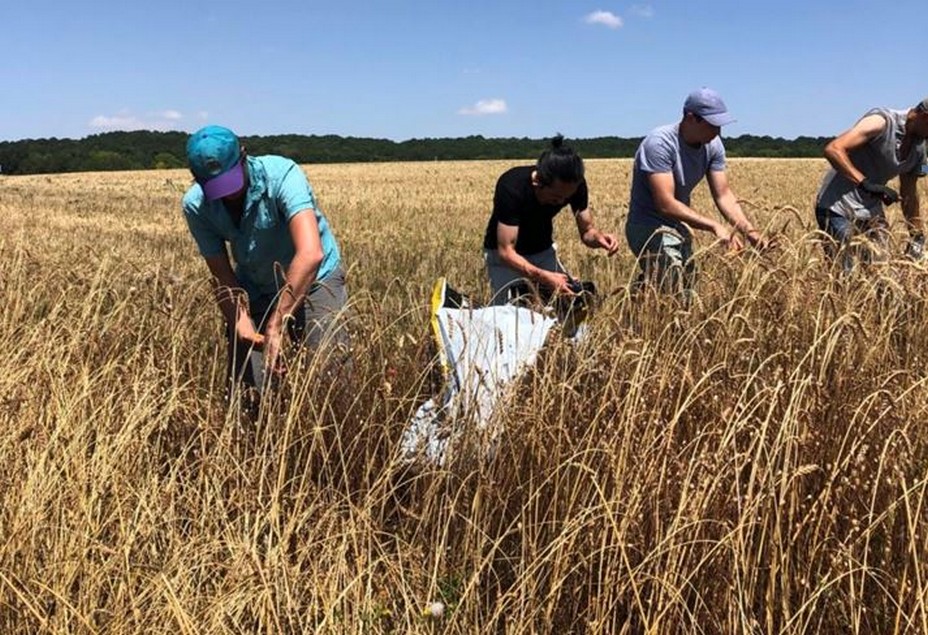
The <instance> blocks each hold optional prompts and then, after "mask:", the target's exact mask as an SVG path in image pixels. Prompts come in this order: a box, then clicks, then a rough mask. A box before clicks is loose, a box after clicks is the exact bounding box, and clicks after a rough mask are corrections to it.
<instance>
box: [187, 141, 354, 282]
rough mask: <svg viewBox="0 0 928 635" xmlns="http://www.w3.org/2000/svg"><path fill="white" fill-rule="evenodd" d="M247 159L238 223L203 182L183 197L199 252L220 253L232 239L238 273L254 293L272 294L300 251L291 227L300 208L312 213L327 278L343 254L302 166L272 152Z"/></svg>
mask: <svg viewBox="0 0 928 635" xmlns="http://www.w3.org/2000/svg"><path fill="white" fill-rule="evenodd" d="M246 161H247V162H248V191H247V193H246V195H245V206H244V211H243V212H242V218H241V221H240V222H239V225H238V227H236V226H235V223H233V222H232V218H231V217H230V216H229V213H228V212H227V211H226V208H225V205H224V204H223V202H222V201H221V200H216V201H208V200H206V198H205V197H204V196H203V190H202V189H201V188H200V186H199V185H198V184H194V185H193V187H191V188H190V189H189V190H187V193H186V194H185V195H184V200H183V208H184V218H185V219H186V220H187V226H188V227H189V228H190V233H191V234H192V235H193V238H194V240H195V241H196V243H197V247H198V248H199V250H200V253H201V254H202V255H203V256H204V257H205V258H209V257H211V256H218V255H219V254H222V253H224V251H225V243H227V242H228V243H229V245H230V247H231V248H232V258H233V259H234V261H235V275H236V277H237V278H238V280H239V282H240V283H241V284H242V286H243V287H244V288H245V290H246V291H247V292H248V295H249V297H251V298H252V299H255V298H256V297H257V296H258V295H273V294H275V293H277V291H278V289H279V288H280V287H281V286H282V285H283V282H284V281H283V279H282V274H283V273H284V272H285V271H286V270H287V268H288V267H289V266H290V261H292V260H293V256H294V254H295V253H296V249H295V247H294V245H293V239H292V238H291V237H290V230H289V229H288V227H287V226H288V224H289V222H290V219H291V218H293V217H294V216H296V215H297V214H299V213H300V212H312V213H314V214H315V215H316V223H317V224H318V225H319V237H320V239H321V242H322V254H323V256H322V264H321V265H320V266H319V272H318V273H317V275H316V279H317V280H322V279H324V278H325V277H326V276H327V275H329V274H330V273H332V271H334V270H335V269H336V268H337V267H338V265H339V263H340V261H341V255H340V253H339V249H338V243H336V242H335V236H333V235H332V230H331V228H330V227H329V223H328V221H327V220H326V218H325V216H324V215H323V214H322V212H321V211H319V208H318V207H317V206H316V198H315V196H314V194H313V188H312V186H311V185H310V184H309V180H308V179H307V178H306V175H305V174H304V173H303V170H301V169H300V166H298V165H297V164H296V163H294V162H293V161H291V160H290V159H287V158H285V157H279V156H273V155H268V156H261V157H247V158H246Z"/></svg>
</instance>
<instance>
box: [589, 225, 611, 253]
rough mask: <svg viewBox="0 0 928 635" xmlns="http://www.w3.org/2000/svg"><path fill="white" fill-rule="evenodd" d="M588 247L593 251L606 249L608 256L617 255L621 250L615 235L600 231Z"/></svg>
mask: <svg viewBox="0 0 928 635" xmlns="http://www.w3.org/2000/svg"><path fill="white" fill-rule="evenodd" d="M587 245H588V246H589V247H592V248H593V249H605V250H606V255H608V256H613V255H615V252H616V251H618V249H619V241H618V239H617V238H616V237H615V235H614V234H604V233H602V232H599V231H598V232H596V234H595V235H594V236H593V240H592V241H590V242H589V243H587Z"/></svg>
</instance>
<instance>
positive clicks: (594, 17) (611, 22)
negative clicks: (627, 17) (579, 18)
mask: <svg viewBox="0 0 928 635" xmlns="http://www.w3.org/2000/svg"><path fill="white" fill-rule="evenodd" d="M584 21H585V22H586V23H587V24H601V25H603V26H605V27H608V28H610V29H618V28H619V27H621V26H622V18H620V17H619V16H617V15H616V14H614V13H612V12H611V11H603V10H601V9H600V10H598V11H594V12H593V13H590V14H589V15H587V16H586V17H585V18H584Z"/></svg>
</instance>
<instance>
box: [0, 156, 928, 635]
mask: <svg viewBox="0 0 928 635" xmlns="http://www.w3.org/2000/svg"><path fill="white" fill-rule="evenodd" d="M731 163H732V165H731V174H732V182H733V185H734V188H735V191H736V192H737V193H738V194H739V196H741V197H743V198H744V199H746V200H747V201H748V202H749V203H746V206H747V208H748V211H749V213H751V214H752V215H753V216H754V217H755V218H756V219H758V222H759V223H761V224H762V225H764V226H767V227H768V228H772V229H775V230H777V231H783V241H782V243H783V244H782V247H781V249H780V250H779V251H778V252H777V253H776V254H774V255H773V256H771V257H769V258H761V257H757V256H754V255H745V256H744V257H741V258H736V259H727V258H723V257H721V255H720V254H718V253H717V252H716V251H715V250H713V249H711V248H709V244H708V243H707V242H705V241H703V242H701V246H702V247H705V248H706V249H705V250H704V251H703V252H702V253H701V256H700V261H701V269H702V275H701V279H700V283H699V299H698V301H697V302H696V303H695V304H694V305H693V306H692V307H690V308H688V309H687V308H683V307H681V306H679V305H677V304H675V303H674V302H673V301H671V300H667V299H661V298H645V299H643V300H640V301H633V300H632V299H631V298H629V297H628V295H627V294H626V293H625V291H624V290H625V288H626V287H627V283H628V281H629V279H630V278H631V277H632V276H633V275H634V273H635V272H634V265H633V261H632V259H631V257H630V255H629V254H627V253H624V252H623V253H622V254H620V255H619V256H617V257H616V258H614V259H608V260H607V259H605V258H604V257H602V256H601V255H600V254H598V253H592V252H589V251H587V250H584V249H583V248H582V247H581V246H580V245H579V241H577V240H576V238H575V234H576V232H575V231H574V230H573V228H572V227H571V221H570V219H569V218H568V215H567V214H562V216H563V218H559V222H558V227H557V232H558V236H559V238H560V244H561V247H562V254H563V259H564V260H565V262H566V263H568V265H569V266H571V267H572V268H573V269H574V271H575V272H576V273H578V274H579V275H581V276H582V277H584V278H590V279H593V280H595V281H596V282H597V284H598V286H599V287H600V289H602V290H605V291H607V292H610V294H609V295H608V296H607V297H606V298H605V300H604V303H603V306H602V307H601V310H600V311H599V312H598V313H597V314H596V315H595V317H594V319H593V321H592V322H591V328H592V335H593V336H592V338H591V339H590V340H588V341H587V343H586V344H584V345H583V346H581V347H579V348H578V347H572V346H568V345H565V344H563V343H560V342H555V343H554V344H553V345H552V346H551V347H550V348H549V350H548V351H547V353H546V355H545V356H544V357H543V359H542V360H541V363H540V364H539V366H538V367H537V368H536V369H535V370H534V371H533V372H532V373H530V375H529V376H528V377H526V378H525V381H523V382H522V383H521V385H520V386H518V387H517V388H516V390H517V393H518V394H517V395H516V398H515V399H513V401H512V403H511V404H510V405H509V406H508V407H507V408H506V409H505V411H504V412H503V413H501V417H502V419H503V420H504V421H505V424H506V432H505V435H504V442H503V444H502V446H501V448H500V451H499V453H498V455H497V456H496V458H495V460H493V461H491V462H486V461H482V460H479V459H477V458H474V457H478V456H479V455H480V453H479V452H478V451H477V448H473V450H474V451H468V448H463V449H462V451H461V452H460V453H458V454H457V455H456V458H455V460H454V461H453V462H452V464H451V465H448V466H446V468H445V469H443V470H437V469H427V468H424V469H421V470H418V471H416V472H414V473H407V472H404V470H403V466H401V465H400V464H399V463H398V462H397V461H396V459H395V456H396V455H395V452H396V445H397V442H398V439H399V436H400V434H401V432H402V428H403V426H404V424H405V422H406V420H407V418H408V417H409V415H410V414H411V413H412V411H413V410H414V408H415V407H416V405H417V404H418V403H419V401H420V399H421V398H422V397H423V396H424V395H425V394H427V393H428V392H429V389H430V386H429V378H430V375H429V361H430V357H429V355H430V352H429V347H428V342H427V333H428V330H427V317H428V316H427V306H426V304H427V299H428V293H429V289H430V286H431V284H432V282H433V280H434V278H435V277H437V276H438V275H447V276H448V277H449V279H450V280H451V281H452V283H453V284H455V285H456V286H458V287H459V288H461V289H462V290H465V291H469V292H471V293H472V294H473V295H474V296H476V297H478V298H480V297H486V294H487V289H486V283H485V281H484V278H483V272H482V263H481V256H480V241H481V238H482V232H483V228H484V224H485V222H486V216H487V214H488V212H489V205H490V201H491V197H492V188H493V184H494V182H495V179H496V177H497V176H498V174H499V173H500V172H501V171H502V170H503V169H504V168H505V167H506V166H508V165H510V164H508V163H502V162H494V163H481V162H473V163H435V164H403V165H345V166H311V167H310V168H308V172H309V174H310V176H311V179H312V181H313V183H314V185H315V188H316V190H317V193H318V194H319V197H320V200H321V202H322V204H323V206H324V209H325V210H326V212H327V214H328V215H329V217H330V219H331V221H332V223H333V225H334V227H335V230H336V233H337V236H338V237H339V240H340V242H341V243H342V246H343V250H344V253H345V258H346V263H347V264H348V266H349V270H350V272H349V284H350V292H351V294H352V298H353V305H354V313H353V319H352V323H353V328H354V332H355V337H354V350H353V352H352V357H353V360H352V372H351V375H350V377H348V378H346V379H342V380H340V381H338V382H335V383H333V382H331V381H328V379H327V375H326V373H325V371H324V370H323V369H322V366H321V365H316V364H314V363H313V362H312V360H306V364H305V365H304V366H303V368H302V370H301V371H300V372H297V373H293V374H292V375H291V385H290V386H288V387H287V388H288V392H289V393H290V400H289V402H288V403H287V404H286V405H280V406H279V407H278V408H276V409H273V408H272V409H268V410H267V411H266V412H264V413H263V414H262V416H261V417H260V418H259V419H258V421H257V422H255V423H254V424H249V423H247V422H246V421H245V420H244V419H243V418H241V417H239V416H238V413H236V412H235V411H232V412H226V408H225V406H224V402H223V396H222V395H223V391H222V385H221V379H222V374H223V368H222V363H223V355H222V343H221V337H220V324H219V316H218V312H217V310H216V309H215V307H214V306H213V301H212V299H211V295H210V291H209V286H208V284H207V279H206V269H205V267H204V266H203V265H202V263H201V262H200V260H199V258H198V256H197V255H196V253H195V250H194V247H193V243H192V241H191V239H190V238H189V237H188V235H187V233H186V228H185V227H184V225H183V221H182V219H181V216H180V212H179V198H180V195H181V192H182V190H183V189H184V187H185V185H186V183H187V178H186V175H185V174H184V173H183V172H181V171H175V172H146V173H128V174H81V175H62V176H51V177H45V176H38V177H4V178H2V179H0V297H2V299H3V306H2V312H0V328H2V332H3V333H4V334H5V337H6V342H7V345H6V352H5V355H4V356H3V361H2V362H0V478H2V485H3V486H2V488H0V497H2V499H0V501H2V502H0V538H2V543H0V632H3V633H36V632H54V633H60V632H73V633H94V632H119V633H137V632H145V633H171V634H177V633H246V632H247V633H251V632H319V633H324V632H330V633H356V632H357V633H361V632H365V633H367V632H369V633H436V632H445V633H498V632H505V633H548V632H550V633H568V632H572V633H574V632H575V633H579V632H587V633H623V632H625V633H676V632H703V633H741V632H751V633H753V632H757V633H761V632H763V633H808V632H827V633H833V632H834V633H836V632H853V633H924V632H928V567H926V561H925V560H926V559H925V554H926V541H928V531H926V530H928V522H926V521H928V505H926V500H925V499H926V494H928V491H926V479H928V448H926V442H928V433H926V431H925V429H924V424H925V421H926V419H928V380H926V374H925V370H924V368H925V364H926V361H928V335H926V333H925V329H924V322H925V310H926V301H925V291H926V289H928V274H926V271H925V270H924V269H921V268H919V267H916V266H914V265H911V264H908V263H905V262H902V261H900V262H897V263H895V265H896V266H894V267H884V268H881V269H877V270H874V271H871V272H868V273H866V274H863V273H861V274H860V275H856V276H854V277H852V278H850V279H847V280H843V281H836V280H835V279H834V278H833V277H832V276H831V275H830V272H829V271H828V270H827V268H826V266H825V265H824V264H823V262H822V257H821V253H820V249H819V248H818V246H817V245H815V244H813V243H812V242H811V237H812V236H811V233H810V232H811V230H812V229H813V227H814V221H813V215H812V211H811V201H812V198H813V196H814V192H815V189H816V187H817V185H818V181H819V179H820V176H821V174H822V173H823V171H824V163H823V162H821V161H751V160H743V161H732V162H731ZM589 173H590V176H589V178H590V182H591V192H592V199H593V202H594V206H595V209H596V217H597V221H598V224H599V225H600V226H602V227H604V228H610V229H614V230H615V231H616V233H619V234H621V233H622V223H623V217H624V211H625V207H626V202H627V198H628V187H629V163H628V162H626V161H590V162H589ZM920 187H924V186H923V185H922V186H920ZM924 195H925V193H924V192H923V196H924ZM926 200H928V199H926ZM697 205H699V206H701V207H702V208H703V209H707V199H706V193H705V191H704V189H701V190H700V194H699V197H698V198H697ZM892 213H893V214H894V218H897V217H898V214H899V212H898V210H893V212H892ZM897 231H899V230H898V228H897ZM612 292H614V293H612ZM438 600H440V601H442V602H444V604H445V605H446V610H445V612H444V615H443V616H442V617H440V618H426V617H424V616H423V615H422V610H423V608H425V607H426V606H427V605H428V604H429V603H430V602H432V601H438Z"/></svg>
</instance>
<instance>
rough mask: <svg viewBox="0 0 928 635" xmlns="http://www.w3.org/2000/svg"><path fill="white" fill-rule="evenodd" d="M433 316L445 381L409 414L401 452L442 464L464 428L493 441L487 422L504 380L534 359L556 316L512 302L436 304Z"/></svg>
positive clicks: (503, 392) (503, 388) (407, 456)
mask: <svg viewBox="0 0 928 635" xmlns="http://www.w3.org/2000/svg"><path fill="white" fill-rule="evenodd" d="M435 318H436V319H437V323H438V329H437V330H438V332H439V335H440V337H441V339H442V346H441V349H442V355H443V357H444V359H443V360H442V362H443V366H444V368H445V372H446V382H445V384H446V387H445V390H444V393H443V394H442V395H441V396H440V397H439V398H437V399H436V398H432V399H429V400H428V401H426V402H425V403H424V404H422V406H420V407H419V409H418V410H417V411H416V413H415V414H414V415H413V417H412V419H411V420H410V421H409V424H408V425H407V428H406V430H405V431H404V433H403V437H402V441H401V453H402V457H403V459H405V460H416V459H425V460H427V461H428V462H430V463H432V464H435V465H439V466H442V465H444V464H445V462H446V460H447V458H448V454H449V451H450V449H451V447H452V446H453V443H454V441H455V440H456V438H457V437H459V436H460V435H461V434H463V433H464V431H472V432H477V433H483V434H484V436H485V438H488V439H489V440H490V441H491V443H492V440H493V439H495V437H496V432H495V431H493V430H489V429H488V427H489V426H491V425H492V422H493V421H492V417H493V412H494V410H495V408H496V406H497V404H498V403H499V402H500V401H501V400H503V399H504V398H505V395H506V388H507V385H508V384H510V383H511V382H512V380H513V379H515V378H516V377H517V376H518V375H519V374H520V373H522V372H523V371H525V370H526V369H528V368H530V367H531V366H532V365H533V364H534V363H535V361H536V359H537V357H538V352H539V351H540V350H541V349H542V347H543V346H544V344H545V340H546V339H547V337H548V333H549V331H550V330H551V329H552V328H553V327H554V326H555V325H556V324H557V320H556V319H554V318H553V317H548V316H545V315H543V314H541V313H538V312H536V311H532V310H531V309H527V308H523V307H517V306H511V305H504V306H490V307H483V308H478V309H473V308H462V309H452V308H441V309H438V311H437V312H436V315H435Z"/></svg>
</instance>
